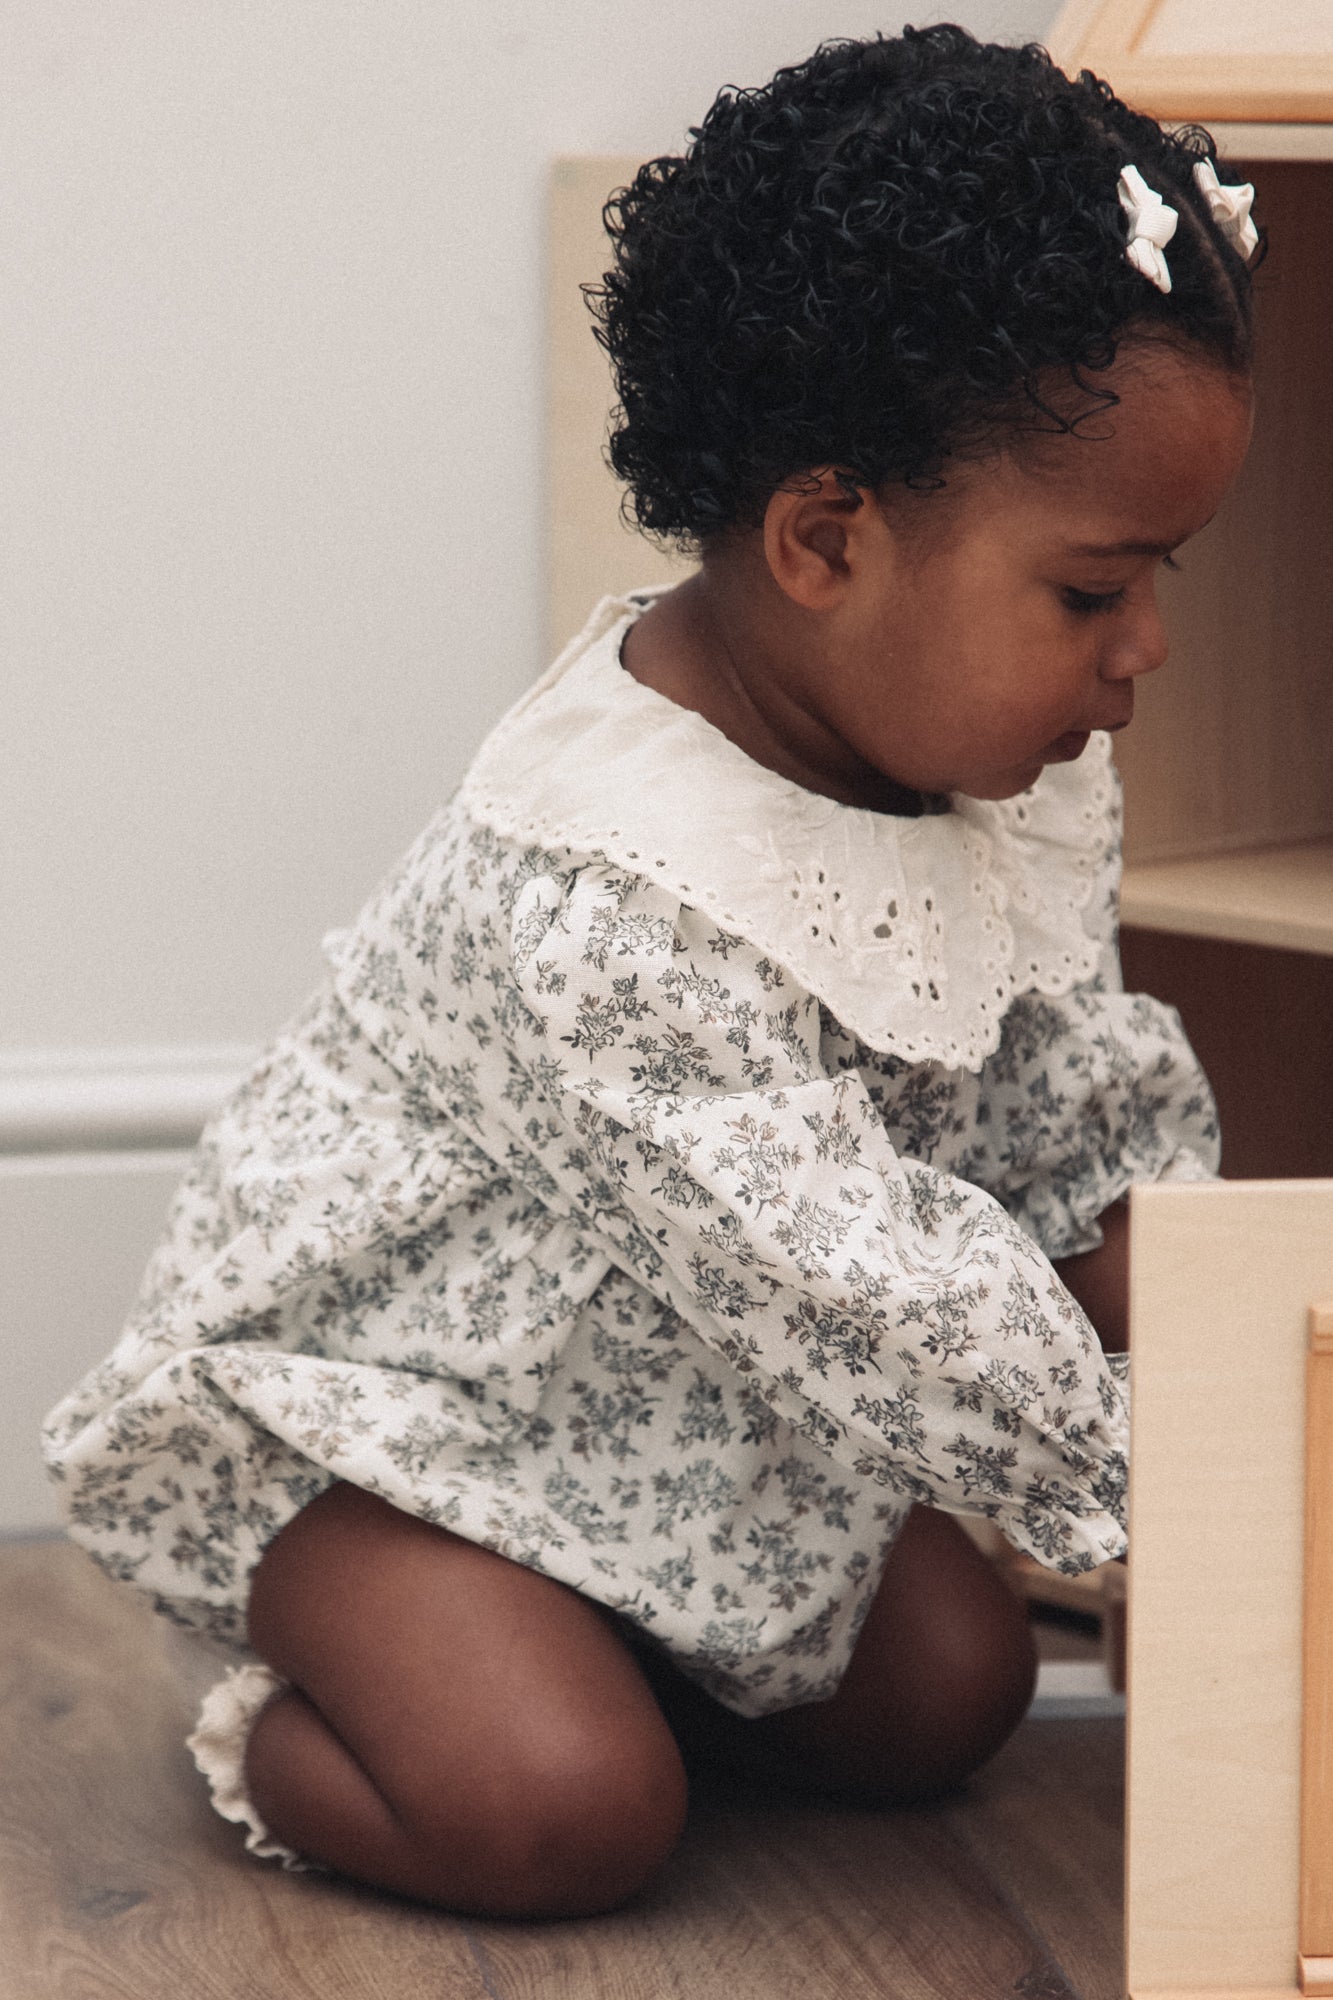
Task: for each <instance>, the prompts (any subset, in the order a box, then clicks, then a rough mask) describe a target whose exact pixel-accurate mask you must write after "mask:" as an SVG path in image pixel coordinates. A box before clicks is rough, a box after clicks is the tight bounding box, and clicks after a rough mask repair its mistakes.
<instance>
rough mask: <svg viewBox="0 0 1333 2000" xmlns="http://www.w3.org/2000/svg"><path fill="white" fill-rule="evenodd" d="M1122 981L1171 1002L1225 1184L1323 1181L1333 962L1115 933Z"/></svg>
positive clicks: (1331, 1152)
mask: <svg viewBox="0 0 1333 2000" xmlns="http://www.w3.org/2000/svg"><path fill="white" fill-rule="evenodd" d="M1120 956H1121V962H1122V964H1123V966H1124V972H1125V984H1126V986H1127V987H1128V988H1129V989H1130V990H1131V991H1132V992H1142V993H1152V994H1154V995H1155V996H1156V997H1157V998H1158V999H1159V1000H1165V1001H1166V1002H1168V1004H1169V1005H1171V1006H1173V1007H1178V1008H1179V1010H1180V1014H1181V1018H1182V1019H1183V1021H1184V1023H1185V1032H1186V1033H1187V1034H1188V1036H1189V1038H1190V1041H1191V1042H1192V1043H1193V1045H1194V1050H1195V1053H1196V1054H1197V1055H1198V1058H1199V1060H1200V1062H1201V1063H1202V1064H1203V1067H1204V1071H1205V1073H1206V1074H1207V1076H1208V1079H1209V1081H1210V1082H1211V1084H1212V1086H1213V1089H1214V1091H1215V1092H1216V1094H1217V1106H1218V1111H1219V1113H1220V1115H1221V1120H1222V1171H1223V1173H1225V1174H1227V1175H1228V1176H1229V1177H1230V1178H1231V1179H1233V1180H1238V1179H1251V1180H1253V1179H1260V1178H1264V1179H1291V1178H1300V1177H1302V1176H1311V1175H1321V1174H1333V1031H1331V1030H1330V1023H1333V959H1329V958H1317V957H1314V956H1313V955H1311V954H1308V953H1305V952H1294V951H1266V950H1264V949H1263V948H1262V947H1260V946H1258V945H1249V944H1219V943H1217V942H1216V941H1215V940H1213V939H1211V938H1194V937H1172V936H1170V935H1169V934H1167V933H1165V932H1155V931H1135V930H1126V931H1125V932H1123V934H1122V936H1121V940H1120Z"/></svg>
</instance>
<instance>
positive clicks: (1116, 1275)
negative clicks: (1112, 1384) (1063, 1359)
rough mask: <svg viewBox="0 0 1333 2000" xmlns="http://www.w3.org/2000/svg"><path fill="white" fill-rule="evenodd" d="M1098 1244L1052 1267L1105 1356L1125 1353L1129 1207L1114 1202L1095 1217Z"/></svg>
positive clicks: (1061, 1260) (1065, 1258)
mask: <svg viewBox="0 0 1333 2000" xmlns="http://www.w3.org/2000/svg"><path fill="white" fill-rule="evenodd" d="M1098 1221H1099V1223H1100V1226H1101V1231H1102V1241H1101V1244H1100V1245H1099V1247H1098V1248H1097V1249H1096V1250H1085V1251H1084V1252H1083V1253H1082V1255H1081V1256H1078V1257H1061V1258H1058V1259H1057V1260H1056V1265H1055V1268H1056V1270H1057V1271H1058V1272H1059V1274H1060V1280H1061V1283H1062V1284H1064V1285H1065V1286H1066V1287H1067V1289H1068V1290H1069V1291H1071V1292H1072V1293H1073V1294H1074V1297H1075V1298H1076V1299H1077V1300H1078V1302H1079V1304H1080V1305H1081V1306H1082V1308H1083V1310H1084V1312H1085V1313H1086V1314H1087V1315H1088V1318H1089V1319H1090V1320H1091V1321H1092V1323H1093V1326H1094V1327H1095V1328H1096V1329H1097V1337H1098V1339H1099V1340H1100V1341H1101V1343H1102V1347H1103V1349H1104V1351H1105V1352H1106V1353H1107V1354H1125V1353H1127V1352H1128V1350H1129V1204H1128V1202H1125V1201H1118V1202H1116V1203H1115V1204H1114V1205H1113V1206H1112V1207H1110V1208H1108V1209H1104V1210H1103V1211H1102V1214H1101V1215H1100V1216H1099V1217H1098Z"/></svg>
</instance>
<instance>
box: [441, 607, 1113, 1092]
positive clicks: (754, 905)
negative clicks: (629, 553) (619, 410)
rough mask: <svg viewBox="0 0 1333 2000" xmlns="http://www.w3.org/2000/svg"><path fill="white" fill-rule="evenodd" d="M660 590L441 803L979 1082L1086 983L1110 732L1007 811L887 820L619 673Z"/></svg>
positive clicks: (599, 616)
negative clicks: (755, 953)
mask: <svg viewBox="0 0 1333 2000" xmlns="http://www.w3.org/2000/svg"><path fill="white" fill-rule="evenodd" d="M657 594H658V593H657V592H655V591H654V592H648V591H643V592H638V593H636V594H635V597H634V598H632V599H615V598H607V599H604V600H603V601H602V603H601V604H599V606H598V607H597V610H596V612H595V613H594V614H593V617H592V619H591V620H590V621H589V624H588V625H587V626H586V627H585V628H584V631H583V632H582V633H580V634H579V636H578V638H577V639H575V640H574V641H573V642H572V643H571V645H570V646H569V647H567V648H566V650H565V652H564V653H563V654H562V655H561V657H560V659H559V660H557V661H556V663H555V665H554V666H553V667H552V668H551V669H550V670H549V671H548V672H547V673H546V674H545V675H544V676H543V678H542V679H541V680H540V681H539V682H538V683H537V685H536V686H535V687H534V688H533V689H531V690H530V691H529V693H528V694H527V695H526V696H525V697H524V698H523V699H522V700H521V701H520V702H519V703H518V704H517V706H516V707H515V708H514V709H512V710H511V711H510V713H509V714H508V715H507V716H506V717H505V718H504V720H503V721H502V722H501V723H500V724H499V726H498V727H497V729H496V730H495V731H494V732H493V734H492V735H491V736H490V737H489V738H488V739H487V741H486V743H485V744H483V746H482V749H481V751H480V752H479V754H478V756H477V758H476V760H475V762H474V764H473V766H472V769H471V771H470V772H469V774H468V776H467V778H466V779H465V780H464V783H463V786H462V789H461V792H460V795H459V803H460V805H461V806H462V807H463V809H464V810H466V811H467V812H469V813H470V814H471V815H472V816H473V817H475V818H476V819H478V820H480V821H482V822H483V823H484V824H485V825H487V826H488V827H490V828H491V829H492V831H494V832H496V833H498V834H500V835H501V836H503V837H505V838H509V839H512V840H518V841H523V842H529V843H533V844H536V845H539V846H543V847H547V848H552V849H557V850H558V849H569V850H572V851H573V852H575V853H580V852H582V853H595V854H599V855H601V856H603V857H604V858H605V859H606V860H607V861H609V862H611V863H612V864H613V865H614V866H616V867H617V868H621V869H624V870H625V871H626V872H628V873H630V874H636V875H639V876H641V877H643V878H644V879H646V880H647V881H649V882H653V883H656V884H657V885H658V886H659V887H661V888H662V889H664V890H666V891H667V892H668V893H669V894H670V895H671V896H673V897H675V898H677V899H678V900H679V901H680V902H682V903H687V904H689V905H691V906H693V907H694V908H697V909H700V910H702V911H703V912H704V913H705V914H706V915H708V916H709V917H711V918H712V919H713V921H714V922H716V923H718V924H719V925H721V926H722V927H723V928H724V929H726V930H731V931H736V932H738V933H739V934H740V935H741V936H742V937H744V938H745V939H747V941H749V942H750V943H751V944H753V945H754V946H755V947H756V948H757V949H759V950H760V951H762V952H764V953H766V954H767V955H768V956H770V957H771V958H773V959H775V960H777V961H778V962H779V963H780V964H782V965H783V966H785V967H786V968H787V969H788V970H790V971H791V972H792V973H793V974H794V976H795V977H796V978H797V979H798V980H799V981H800V982H801V984H802V985H803V986H804V987H805V988H806V989H807V990H808V991H810V992H813V993H814V994H816V995H817V996H818V997H819V998H820V999H821V1000H823V1001H824V1002H825V1003H826V1004H827V1005H828V1006H829V1007H830V1009H831V1010H832V1012H833V1013H834V1014H835V1015H836V1016H837V1018H838V1019H839V1020H840V1021H841V1022H842V1023H843V1025H844V1026H845V1027H847V1028H848V1029H850V1030H851V1031H852V1032H853V1033H855V1034H856V1035H857V1036H859V1038H860V1039H861V1040H862V1041H864V1042H865V1043H867V1044H868V1045H869V1046H870V1047H872V1048H875V1049H879V1050H882V1051H885V1052H887V1053H892V1054H896V1055H900V1056H902V1057H905V1058H907V1059H908V1060H911V1061H934V1062H941V1063H944V1064H946V1065H948V1066H949V1067H956V1066H963V1067H966V1068H978V1067H980V1065H981V1063H982V1062H983V1061H984V1060H985V1058H986V1057H987V1056H988V1055H989V1054H991V1053H992V1051H993V1050H994V1049H995V1048H996V1047H997V1045H998V1043H999V1038H1000V1023H1001V1021H1002V1019H1003V1016H1004V1014H1005V1012H1006V1011H1007V1009H1008V1007H1009V1005H1010V1003H1011V1001H1012V1000H1013V999H1014V997H1015V996H1016V995H1017V994H1018V993H1021V992H1025V991H1032V990H1035V991H1037V992H1040V993H1045V994H1048V995H1050V996H1052V997H1057V996H1059V995H1062V994H1064V993H1067V992H1068V991H1069V990H1070V988H1071V987H1073V986H1074V985H1076V984H1077V983H1078V982H1079V981H1080V980H1083V979H1086V978H1089V977H1090V976H1091V975H1092V973H1093V972H1094V971H1095V970H1096V967H1097V964H1098V960H1099V956H1100V949H1101V946H1100V941H1099V940H1098V939H1097V938H1096V937H1094V936H1091V935H1090V934H1089V930H1088V928H1087V927H1085V923H1084V918H1083V913H1084V911H1085V910H1086V909H1087V906H1088V904H1089V900H1090V897H1091V892H1092V887H1093V883H1094V881H1095V879H1096V877H1097V875H1098V872H1099V869H1100V868H1102V867H1104V866H1105V865H1106V862H1107V857H1108V851H1110V850H1112V849H1113V848H1114V846H1115V844H1116V841H1117V836H1118V824H1117V810H1116V809H1117V804H1118V792H1117V788H1116V784H1115V779H1114V775H1113V771H1112V768H1111V762H1110V740H1109V738H1108V737H1106V736H1104V735H1097V736H1094V737H1093V738H1092V740H1091V742H1090V743H1089V746H1088V748H1087V750H1086V751H1085V752H1084V754H1083V757H1082V758H1081V759H1080V760H1079V762H1078V764H1077V765H1053V766H1051V767H1049V768H1048V769H1047V770H1046V771H1045V772H1044V773H1043V774H1042V777H1041V778H1040V779H1039V780H1038V781H1037V783H1036V784H1035V785H1033V786H1032V787H1031V788H1030V790H1028V791H1026V792H1024V793H1023V794H1021V796H1020V797H1018V798H1015V799H1005V800H996V801H990V800H978V799H972V798H966V797H964V796H962V795H955V796H954V797H953V798H952V799H951V801H950V810H949V811H948V812H947V813H941V814H937V815H928V816H924V817H922V818H920V819H895V818H891V817H889V816H887V815H884V814H880V813H872V812H867V811H864V810H862V809H861V808H859V807H854V806H845V805H840V804H839V803H837V801H835V800H832V799H826V798H822V797H820V796H818V795H817V794H815V793H812V792H807V791H805V790H803V789H802V788H801V787H799V786H797V785H794V784H792V783H790V782H789V781H788V780H786V779H784V778H781V777H779V776H778V775H777V774H776V773H774V772H771V771H769V770H767V769H765V768H764V767H763V766H762V765H759V764H756V763H755V762H754V761H753V759H752V758H750V757H748V756H747V755H746V754H745V752H744V751H742V750H740V749H739V748H737V746H736V745H734V744H733V743H731V742H730V741H729V740H728V739H727V738H726V737H725V736H723V735H722V734H721V732H720V731H719V730H717V729H715V728H714V727H713V726H712V724H710V723H708V722H706V721H705V720H704V718H703V717H702V716H700V715H698V714H696V713H694V712H693V711H692V710H689V709H683V708H680V707H678V706H677V705H676V704H675V703H674V702H671V701H669V700H668V699H667V698H666V697H665V696H663V695H660V694H658V693H656V692H655V691H654V690H653V689H651V688H647V687H645V686H643V685H642V683H640V682H638V681H636V680H635V679H634V678H633V676H632V675H630V674H628V673H626V672H625V671H624V669H623V668H622V667H621V665H620V645H621V641H622V639H623V637H624V633H625V631H626V630H627V629H628V627H629V625H630V624H631V623H632V622H633V620H634V618H635V617H637V616H638V615H639V613H640V611H641V610H642V609H643V608H644V607H645V604H646V602H647V601H648V600H649V599H650V598H651V597H652V596H655V595H657Z"/></svg>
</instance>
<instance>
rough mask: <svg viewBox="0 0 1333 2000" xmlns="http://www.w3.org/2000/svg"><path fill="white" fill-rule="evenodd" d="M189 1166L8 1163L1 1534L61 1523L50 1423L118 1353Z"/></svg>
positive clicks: (80, 1158) (2, 1226)
mask: <svg viewBox="0 0 1333 2000" xmlns="http://www.w3.org/2000/svg"><path fill="white" fill-rule="evenodd" d="M189 1157H190V1155H189V1153H188V1152H184V1151H180V1152H177V1151H168V1150H160V1151H150V1150H146V1149H138V1150H134V1151H129V1152H116V1151H102V1152H96V1153H83V1154H67V1153H42V1154H32V1155H29V1156H27V1157H26V1158H25V1157H23V1156H19V1155H11V1156H10V1157H8V1158H5V1159H0V1244H2V1245H3V1253H2V1254H0V1367H2V1368H3V1371H4V1384H5V1393H4V1395H3V1397H0V1535H4V1534H16V1533H32V1532H35V1531H40V1530H43V1529H47V1528H52V1527H55V1526H56V1525H57V1524H58V1523H59V1521H60V1518H61V1516H60V1510H59V1507H58V1505H57V1500H56V1492H55V1488H54V1487H53V1486H52V1485H51V1483H50V1481H49V1479H48V1478H47V1475H46V1469H45V1467H44V1466H43V1464H42V1459H41V1451H40V1447H39V1433H40V1429H41V1423H42V1419H43V1417H44V1416H45V1415H46V1413H47V1411H48V1410H49V1409H50V1408H51V1406H52V1405H53V1404H54V1403H56V1402H58V1401H59V1399H60V1398H61V1397H62V1396H63V1395H65V1394H66V1393H67V1392H68V1391H69V1390H70V1389H72V1388H73V1387H74V1385H75V1383H76V1382H78V1380H79V1379H80V1377H81V1376H83V1375H84V1374H85V1373H86V1372H87V1370H88V1369H89V1368H91V1367H92V1366H93V1365H94V1363H96V1362H98V1361H100V1360H101V1359H102V1358H103V1356H104V1355H106V1354H108V1353H109V1352H110V1350H111V1348H112V1347H113V1346H114V1345H115V1342H116V1338H117V1336H118V1335H119V1332H120V1329H121V1326H122V1324H123V1322H124V1320H125V1317H126V1314H127V1313H128V1312H129V1309H130V1306H131V1305H132V1304H133V1302H134V1295H135V1293H136V1291H137V1290H138V1286H139V1280H140V1277H141V1276H142V1273H143V1268H144V1265H145V1264H146V1263H147V1261H148V1255H149V1252H150V1251H151V1249H152V1247H153V1245H154V1243H155V1242H156V1241H157V1238H158V1236H159V1235H160V1234H161V1230H162V1226H163V1223H164V1221H165V1218H166V1212H167V1206H168V1204H169V1202H170V1200H171V1196H172V1193H173V1192H174V1190H175V1187H176V1184H177V1182H178V1181H179V1179H180V1177H181V1174H182V1172H183V1171H184V1168H185V1164H186V1162H187V1160H188V1159H189Z"/></svg>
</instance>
